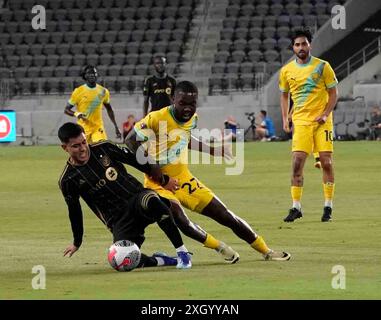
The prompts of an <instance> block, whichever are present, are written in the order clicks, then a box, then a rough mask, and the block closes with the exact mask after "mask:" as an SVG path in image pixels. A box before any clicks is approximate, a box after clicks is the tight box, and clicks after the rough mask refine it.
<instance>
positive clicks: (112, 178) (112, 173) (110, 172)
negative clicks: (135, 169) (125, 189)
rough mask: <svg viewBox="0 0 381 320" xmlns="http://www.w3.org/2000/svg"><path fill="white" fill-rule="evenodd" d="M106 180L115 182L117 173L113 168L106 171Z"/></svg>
mask: <svg viewBox="0 0 381 320" xmlns="http://www.w3.org/2000/svg"><path fill="white" fill-rule="evenodd" d="M105 175H106V178H107V180H109V181H115V180H116V179H117V178H118V171H116V169H115V168H113V167H110V168H107V170H106V174H105Z"/></svg>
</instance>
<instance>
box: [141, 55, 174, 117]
mask: <svg viewBox="0 0 381 320" xmlns="http://www.w3.org/2000/svg"><path fill="white" fill-rule="evenodd" d="M153 66H154V68H155V74H154V75H152V76H149V77H147V78H146V79H145V80H144V86H143V95H144V102H143V117H145V116H146V115H147V114H148V113H149V112H151V111H156V110H160V109H161V108H164V107H167V106H169V105H171V104H172V98H173V93H174V90H175V87H176V80H175V78H173V77H172V76H170V75H168V73H167V71H166V66H167V63H166V59H165V57H162V56H156V57H154V58H153ZM150 103H151V108H150V110H149V111H148V109H149V104H150Z"/></svg>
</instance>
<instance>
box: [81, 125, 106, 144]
mask: <svg viewBox="0 0 381 320" xmlns="http://www.w3.org/2000/svg"><path fill="white" fill-rule="evenodd" d="M85 132H86V140H87V143H95V142H98V141H101V140H107V135H106V131H105V129H104V128H97V129H93V130H89V131H87V130H86V129H85Z"/></svg>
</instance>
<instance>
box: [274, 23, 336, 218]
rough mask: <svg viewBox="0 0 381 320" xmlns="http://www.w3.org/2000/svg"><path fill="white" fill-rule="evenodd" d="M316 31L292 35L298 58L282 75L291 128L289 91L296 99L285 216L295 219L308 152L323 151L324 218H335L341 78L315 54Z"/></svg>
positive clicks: (283, 103) (286, 124) (299, 209)
mask: <svg viewBox="0 0 381 320" xmlns="http://www.w3.org/2000/svg"><path fill="white" fill-rule="evenodd" d="M311 41H312V35H311V33H310V32H309V31H308V30H297V31H295V32H294V34H293V36H292V46H293V51H294V53H295V55H296V59H295V60H293V61H291V62H289V63H288V64H286V65H285V66H283V67H282V69H281V71H280V76H279V89H280V90H281V92H282V93H281V99H280V104H281V109H282V118H283V129H284V131H286V132H290V127H289V122H288V101H289V99H288V98H289V94H291V98H292V100H293V102H294V107H293V110H294V111H293V113H292V123H293V126H294V132H293V137H292V180H291V197H292V208H291V209H290V211H289V214H288V216H287V217H286V218H284V221H285V222H293V221H294V220H295V219H298V218H301V217H302V216H303V214H302V207H301V197H302V191H303V168H304V164H305V161H306V158H307V156H308V155H309V154H310V153H311V151H313V152H318V153H319V158H320V162H321V167H322V169H323V191H324V198H325V203H324V209H323V216H322V218H321V221H322V222H326V221H331V219H332V199H333V194H334V187H335V184H334V174H333V166H332V161H333V160H332V152H333V122H332V110H333V108H334V106H335V104H336V102H337V84H338V82H337V79H336V76H335V73H334V71H333V70H332V68H331V66H330V64H329V63H328V62H327V61H324V60H321V59H318V58H316V57H314V56H312V55H311V53H310V51H311Z"/></svg>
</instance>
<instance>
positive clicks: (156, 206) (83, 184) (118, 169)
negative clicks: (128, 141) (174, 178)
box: [58, 122, 183, 267]
mask: <svg viewBox="0 0 381 320" xmlns="http://www.w3.org/2000/svg"><path fill="white" fill-rule="evenodd" d="M58 136H59V138H60V140H61V142H62V148H63V149H64V150H65V151H66V152H68V153H69V155H70V158H69V160H68V162H67V164H66V166H65V169H64V172H63V173H62V175H61V178H60V181H59V186H60V188H61V191H62V194H63V196H64V198H65V201H66V203H67V206H68V210H69V219H70V223H71V228H72V232H73V238H74V241H73V244H72V245H70V246H68V247H67V248H66V249H65V251H64V255H67V254H68V255H69V256H72V255H73V254H74V253H75V252H76V251H77V250H78V249H79V247H80V246H81V244H82V237H83V215H82V209H81V205H80V201H79V198H80V197H81V198H82V199H83V200H84V201H85V202H86V203H87V205H88V206H89V207H90V209H91V210H92V211H93V212H94V213H95V215H96V216H97V217H98V218H99V219H100V220H101V221H102V222H103V223H104V224H105V225H106V226H107V228H108V229H109V230H110V231H111V232H112V233H113V238H114V242H116V241H118V240H130V241H132V242H134V243H136V244H137V245H138V246H139V247H140V246H141V245H142V243H143V241H144V239H145V238H144V229H145V228H146V227H147V226H148V225H149V224H151V223H154V222H158V224H159V226H160V227H162V225H161V224H162V223H163V222H164V223H165V225H164V228H162V229H163V230H164V231H165V232H166V234H167V236H168V237H169V238H170V240H171V241H172V243H173V244H174V246H175V247H177V246H179V245H180V246H181V245H182V244H183V243H182V239H181V235H180V233H179V231H178V229H177V227H176V225H175V224H174V223H173V221H172V219H171V217H170V211H169V207H168V206H169V203H167V204H166V200H165V199H162V198H161V197H159V196H158V195H157V193H156V192H154V191H152V190H149V189H145V188H144V187H143V186H142V184H141V183H140V182H139V181H138V180H136V179H135V178H134V177H133V176H132V175H130V174H128V173H127V170H126V168H125V167H124V165H123V164H124V163H125V164H129V165H131V166H133V167H135V168H137V169H139V170H141V171H143V172H146V173H147V174H149V175H150V176H152V177H153V178H154V179H155V180H157V181H159V183H161V184H163V185H165V186H166V187H170V186H171V180H170V179H166V177H165V176H163V175H162V174H161V172H160V169H158V167H157V166H156V165H151V164H149V163H147V164H144V165H141V164H139V163H138V162H137V160H136V154H135V153H131V152H130V151H129V150H128V149H127V148H122V147H118V146H117V145H114V144H113V143H111V142H109V141H103V142H99V143H96V144H93V145H89V144H88V143H87V140H86V137H85V134H84V130H83V128H82V127H81V126H80V125H78V124H74V123H71V122H69V123H65V124H64V125H63V126H61V127H60V129H59V131H58ZM173 240H174V241H173ZM176 241H177V242H179V243H177V244H175V243H174V242H176ZM177 264H178V260H177V259H176V258H171V257H168V256H166V255H163V254H160V255H156V256H155V255H154V256H153V257H148V256H146V255H142V258H141V261H140V264H139V266H140V267H142V266H146V267H148V266H156V265H177Z"/></svg>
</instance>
